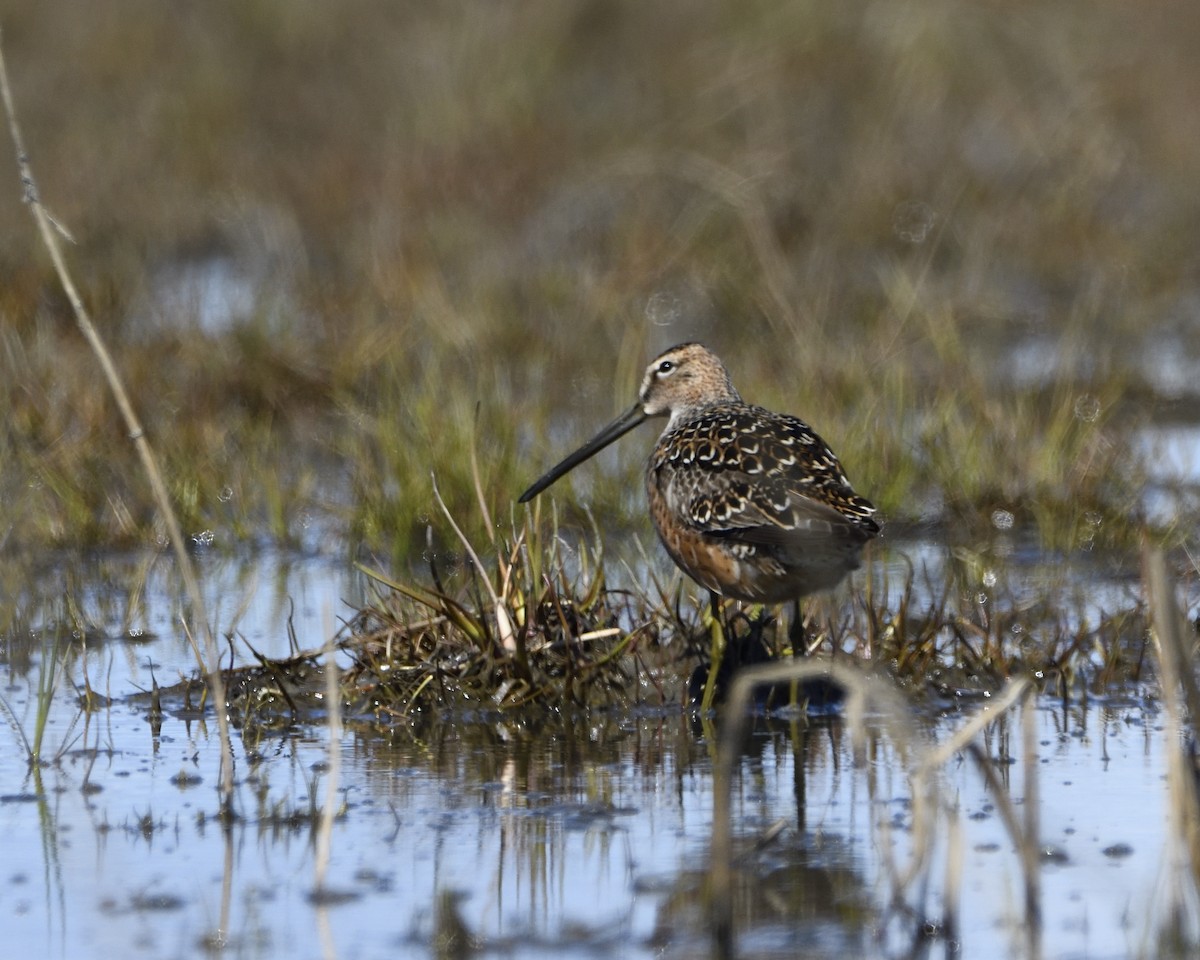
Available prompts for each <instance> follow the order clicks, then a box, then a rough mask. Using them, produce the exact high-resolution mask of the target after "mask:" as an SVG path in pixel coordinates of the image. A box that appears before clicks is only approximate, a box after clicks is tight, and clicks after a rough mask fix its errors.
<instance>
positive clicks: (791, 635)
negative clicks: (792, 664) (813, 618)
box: [788, 598, 808, 657]
mask: <svg viewBox="0 0 1200 960" xmlns="http://www.w3.org/2000/svg"><path fill="white" fill-rule="evenodd" d="M788 643H789V644H790V645H791V648H792V656H793V657H803V656H807V655H808V634H807V633H806V632H805V630H804V610H803V609H801V607H800V600H799V598H797V599H796V600H793V601H792V617H791V622H790V623H789V624H788Z"/></svg>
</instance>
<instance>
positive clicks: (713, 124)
mask: <svg viewBox="0 0 1200 960" xmlns="http://www.w3.org/2000/svg"><path fill="white" fill-rule="evenodd" d="M0 27H2V28H3V31H4V33H3V42H4V47H5V53H6V56H7V58H8V62H9V70H10V74H11V77H12V80H13V84H14V88H15V95H16V98H17V107H18V110H19V112H20V114H21V119H22V122H23V125H24V128H25V136H26V141H27V144H28V147H29V149H30V153H31V160H32V162H33V165H34V170H35V173H36V174H37V176H38V177H39V182H40V186H41V188H42V196H43V200H44V201H45V203H46V204H47V206H48V207H49V208H50V210H51V212H52V213H53V214H54V215H55V216H56V217H57V218H58V219H59V220H60V221H61V222H62V223H64V224H65V225H66V226H67V227H68V228H69V229H70V231H71V233H72V234H73V236H74V237H75V239H76V241H77V243H76V244H75V245H74V246H73V247H71V249H70V257H71V264H72V268H73V270H74V271H75V272H76V276H77V279H78V280H79V281H80V283H81V286H82V288H83V289H84V291H85V293H86V297H87V300H88V303H89V306H90V307H91V309H92V310H93V312H94V316H95V318H96V320H97V322H98V324H99V325H100V327H101V329H102V330H103V331H104V333H105V335H106V336H107V337H108V338H109V340H110V343H111V345H112V346H113V348H114V350H115V352H116V354H117V356H118V362H119V365H120V367H121V370H122V372H123V374H124V375H125V376H126V377H127V378H128V381H129V384H130V388H131V391H132V393H133V395H134V396H135V398H136V401H137V403H138V406H139V410H140V412H141V414H142V415H143V417H144V419H145V421H146V424H147V428H148V434H149V435H150V437H151V440H152V442H153V443H154V444H155V446H156V448H157V449H158V451H159V453H160V455H161V456H162V457H163V460H164V465H165V467H166V469H167V472H168V476H169V478H170V480H171V483H172V489H173V493H174V494H175V496H176V498H177V500H178V503H179V506H180V511H181V516H182V519H183V523H184V526H185V529H186V530H188V531H189V533H191V534H192V535H193V536H197V537H208V538H210V539H211V540H212V541H213V542H214V543H215V544H217V545H218V546H222V547H228V548H233V549H238V548H242V547H245V546H247V545H267V544H285V545H299V546H303V547H309V548H322V547H328V546H330V545H333V544H336V545H337V548H338V549H341V548H342V547H343V546H344V547H346V548H348V549H351V550H358V549H364V548H365V549H368V550H372V551H382V552H385V553H390V554H392V555H394V556H396V557H403V556H405V555H406V554H408V553H410V551H412V550H413V549H414V548H415V549H419V547H416V546H415V545H416V544H419V543H423V540H424V531H425V527H426V525H427V524H428V523H429V521H430V518H431V517H433V516H435V514H436V511H435V509H434V508H433V506H432V504H433V497H432V489H431V480H430V478H431V473H432V474H436V477H437V480H438V483H439V486H440V488H441V490H442V492H443V495H444V496H445V497H446V499H447V501H448V502H449V504H450V507H451V510H452V511H454V512H455V514H456V515H457V516H458V518H459V520H460V522H462V523H463V524H464V526H466V527H467V528H468V529H469V530H471V531H472V532H473V533H474V534H476V535H478V534H479V533H481V532H482V531H481V524H482V523H483V518H482V517H481V516H480V510H479V509H478V507H477V506H476V504H475V496H474V491H473V488H472V481H471V468H470V455H469V452H470V450H471V447H472V444H474V446H475V450H476V453H477V457H478V462H479V467H480V473H481V481H482V487H483V490H484V495H485V497H486V499H487V501H488V502H489V504H490V505H491V508H492V511H493V515H494V517H495V519H496V522H497V523H498V524H499V525H501V526H503V527H506V528H507V526H508V522H509V517H510V510H511V509H512V499H513V497H514V496H515V495H516V494H517V493H518V492H519V491H520V490H521V489H523V488H524V486H525V485H526V484H527V483H528V482H529V481H530V480H532V479H533V478H534V477H536V476H537V475H539V474H540V473H541V472H542V471H543V469H544V468H546V467H547V466H549V465H550V464H551V463H553V462H554V461H556V460H557V459H558V458H559V457H560V456H561V455H562V454H564V453H565V452H567V451H568V450H569V449H572V448H573V447H574V446H575V445H577V444H578V443H579V442H581V441H582V440H584V439H586V438H587V437H588V436H590V435H591V433H592V432H593V431H594V430H595V429H596V428H597V427H598V426H600V425H601V424H602V423H604V422H606V421H607V420H608V418H609V417H610V416H611V415H613V414H614V413H615V412H617V411H618V410H620V409H623V408H624V407H626V406H627V405H628V404H629V403H630V402H632V400H633V397H634V395H635V390H636V386H637V383H638V380H639V378H640V375H641V371H642V368H643V366H644V364H645V363H646V362H647V361H648V360H649V359H650V357H651V356H652V355H653V354H654V353H655V352H656V351H657V350H659V349H661V348H663V347H665V346H668V345H670V344H672V343H675V342H679V341H683V340H689V339H700V340H703V341H705V342H706V343H708V344H709V345H710V346H711V347H713V348H714V349H715V350H716V351H717V352H718V353H719V354H720V355H721V356H722V357H723V358H724V359H725V360H726V362H727V364H728V365H729V367H730V369H731V371H732V373H733V376H734V380H735V382H736V383H737V384H738V385H739V387H740V389H741V391H742V393H743V394H744V395H745V397H746V398H747V399H748V400H750V401H752V402H757V403H762V404H764V405H766V406H770V407H773V408H776V409H779V410H784V411H788V412H792V413H795V414H797V415H800V416H802V417H804V418H805V419H807V420H809V421H810V422H811V423H812V424H813V425H814V426H815V427H816V429H817V430H818V431H819V432H820V433H821V434H822V435H823V436H824V437H825V438H826V439H827V440H828V441H829V442H830V443H831V445H832V446H833V447H834V449H835V450H837V451H838V453H839V455H840V456H841V458H842V460H843V462H844V464H845V466H846V469H847V471H848V473H849V475H850V477H851V479H852V480H853V482H854V484H855V486H856V487H857V488H858V489H860V491H861V492H863V493H864V494H866V495H868V496H869V497H871V498H872V499H873V500H875V501H876V502H877V504H878V505H879V506H880V507H881V508H882V510H883V512H884V514H885V516H886V517H887V519H888V520H889V522H890V523H891V524H892V529H893V530H896V531H903V530H904V529H905V528H906V527H907V526H909V525H937V526H938V527H951V526H953V527H954V528H956V529H965V530H967V531H974V532H980V531H987V530H990V529H991V528H992V524H993V522H995V521H994V518H997V517H1000V518H1003V523H1004V524H1006V523H1008V522H1009V520H1010V519H1011V521H1012V522H1014V523H1016V524H1018V525H1027V526H1028V527H1030V528H1031V529H1036V530H1037V531H1038V533H1039V534H1040V535H1041V537H1042V538H1043V540H1044V541H1046V542H1052V543H1054V544H1057V545H1060V546H1065V547H1070V546H1073V545H1079V544H1093V543H1096V542H1099V541H1104V542H1110V543H1127V542H1130V540H1131V539H1132V538H1133V537H1134V536H1136V534H1137V531H1138V530H1139V528H1140V527H1141V525H1142V522H1143V520H1144V519H1145V517H1144V514H1145V512H1146V510H1147V500H1146V497H1145V494H1144V491H1145V484H1146V482H1147V466H1146V459H1145V455H1144V454H1145V450H1144V444H1142V443H1141V441H1140V440H1139V437H1141V436H1142V435H1143V434H1142V433H1141V431H1143V430H1144V429H1145V428H1146V426H1147V424H1151V423H1154V422H1157V423H1161V422H1164V421H1165V420H1175V421H1179V422H1183V423H1187V424H1190V425H1192V426H1193V427H1194V426H1195V425H1196V423H1197V422H1198V420H1200V418H1198V417H1197V415H1196V406H1197V404H1196V399H1197V396H1198V395H1200V388H1197V382H1198V381H1200V378H1198V377H1197V373H1198V372H1200V335H1198V334H1200V330H1198V329H1197V327H1198V326H1200V286H1198V283H1197V281H1198V278H1200V244H1197V226H1198V224H1200V190H1198V189H1197V186H1196V185H1197V183H1200V111H1197V110H1196V109H1195V104H1196V103H1200V58H1198V57H1196V55H1195V51H1196V50H1198V49H1200V7H1197V6H1196V5H1195V4H1194V3H1190V2H1185V0H1164V2H1160V3H1155V4H1152V5H1135V4H1129V3H1127V2H1118V0H1096V2H1092V3H1089V4H1086V5H1079V4H1045V3H1036V2H1029V0H1013V2H1008V3H995V2H990V3H989V2H961V0H844V2H837V3H830V2H774V0H773V2H745V0H738V2H732V0H687V2H684V0H665V2H659V3H652V4H645V3H635V2H621V0H527V2H522V3H511V2H495V0H445V2H438V3H421V4H399V3H394V2H385V0H345V2H342V3H338V4H329V3H324V2H318V0H243V2H237V3H233V2H216V3H185V2H171V3H164V2H161V0H156V2H150V0H110V2H107V3H104V4H90V3H81V2H78V0H41V2H38V3H33V4H20V5H16V4H14V5H9V7H8V8H7V9H6V10H5V11H4V13H3V14H2V15H0ZM5 183H7V186H4V184H5ZM0 277H2V278H3V282H2V283H0V405H2V406H3V407H4V416H3V426H2V429H0V547H4V548H6V549H10V550H14V549H22V550H24V549H40V548H44V547H47V546H51V547H79V546H112V545H133V544H139V543H150V542H153V540H154V538H155V537H156V536H157V532H156V530H155V527H154V518H153V511H152V507H151V504H150V498H149V494H148V492H147V488H146V484H145V482H144V479H143V477H142V475H141V473H140V470H139V468H138V465H137V461H136V457H135V454H134V450H133V446H132V444H131V443H129V442H128V440H127V438H126V437H125V436H124V433H123V429H122V426H121V424H120V422H119V419H118V416H117V414H116V412H115V410H114V409H113V405H112V403H111V401H110V399H109V396H108V393H107V391H106V389H105V388H104V386H103V384H102V382H101V380H100V377H99V375H98V372H97V371H96V368H95V366H94V364H93V361H92V358H91V356H90V354H89V353H88V352H87V349H86V346H85V345H84V344H83V342H82V340H81V338H80V337H79V336H78V334H77V331H76V330H75V327H74V322H73V319H72V317H71V315H70V312H69V308H68V306H67V304H66V302H65V300H64V298H63V297H62V295H61V293H60V292H59V290H58V287H57V285H56V282H55V281H54V279H53V277H52V274H51V271H50V267H49V264H48V261H47V258H46V257H45V256H44V254H43V252H42V250H41V249H40V247H39V245H38V242H37V239H36V236H35V232H34V229H33V227H32V224H31V222H30V220H29V217H28V215H27V211H26V210H25V209H24V208H23V206H22V203H21V190H20V184H19V183H18V181H17V175H16V170H15V164H14V162H13V159H12V156H11V151H10V150H8V149H4V150H0ZM650 443H651V437H650V430H649V428H644V429H643V431H640V432H639V433H638V434H635V435H634V436H633V437H631V438H629V439H627V440H625V441H623V442H622V443H621V444H620V445H618V450H617V451H616V452H615V453H613V454H610V455H608V456H607V458H604V459H602V460H600V461H599V462H598V464H595V465H591V466H589V467H588V468H585V469H583V470H580V471H577V473H576V474H575V475H573V476H572V478H571V480H570V481H564V483H563V484H562V485H561V486H560V487H556V488H555V491H554V493H555V496H556V499H557V500H558V501H559V503H560V507H561V510H562V511H563V512H564V514H565V515H567V516H574V517H576V518H581V517H582V514H581V511H582V510H583V509H585V508H590V509H591V510H592V511H593V512H594V514H595V515H596V517H597V518H598V520H599V521H600V523H601V524H602V525H603V526H605V527H606V528H610V529H620V528H622V527H623V526H624V525H626V524H638V525H640V527H641V528H644V527H645V526H646V524H645V521H644V519H642V514H643V511H644V505H643V499H642V493H641V482H640V464H641V463H642V461H643V458H644V456H645V455H646V453H647V451H648V449H649V446H650ZM1152 456H1153V454H1151V458H1152ZM572 485H573V486H572ZM1151 519H1153V520H1154V521H1155V523H1156V526H1157V528H1158V530H1159V531H1160V532H1161V533H1163V534H1166V535H1177V534H1179V533H1180V532H1181V531H1182V532H1186V531H1187V530H1188V529H1194V523H1195V517H1194V515H1192V516H1191V517H1188V516H1186V515H1181V514H1179V513H1178V512H1171V513H1169V515H1167V516H1158V517H1152V518H1151Z"/></svg>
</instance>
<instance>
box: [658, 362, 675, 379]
mask: <svg viewBox="0 0 1200 960" xmlns="http://www.w3.org/2000/svg"><path fill="white" fill-rule="evenodd" d="M677 366H678V364H677V363H676V362H675V361H674V360H664V361H663V362H662V363H660V364H659V365H658V375H659V376H660V377H665V376H668V375H670V374H672V373H674V372H675V368H676V367H677Z"/></svg>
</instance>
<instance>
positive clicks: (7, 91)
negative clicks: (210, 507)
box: [0, 31, 233, 815]
mask: <svg viewBox="0 0 1200 960" xmlns="http://www.w3.org/2000/svg"><path fill="white" fill-rule="evenodd" d="M2 41H3V33H2V31H0V95H2V96H3V98H4V109H5V112H6V113H7V115H8V129H9V133H10V134H11V135H12V140H13V148H14V150H15V151H16V159H17V170H18V173H19V174H20V178H21V187H22V190H23V197H24V200H25V202H26V203H27V204H28V205H29V208H30V210H31V211H32V212H33V218H34V220H35V222H36V223H37V226H38V230H39V232H40V233H41V237H42V242H43V243H44V244H45V246H46V250H47V252H48V253H49V254H50V259H51V261H52V262H53V264H54V270H55V273H56V274H57V275H58V280H59V283H60V284H61V285H62V288H63V293H65V294H66V297H67V300H68V301H69V302H70V304H71V309H72V310H73V311H74V313H75V320H76V323H77V324H78V326H79V329H80V331H81V332H82V333H83V336H84V339H86V340H87V342H88V345H89V346H90V347H91V349H92V353H93V354H95V356H96V360H97V362H98V363H99V364H100V369H101V370H102V371H103V373H104V379H105V380H106V381H107V382H108V386H109V389H110V390H111V391H112V395H113V399H114V400H115V401H116V404H117V408H118V410H119V411H120V413H121V417H122V419H123V420H124V421H125V426H126V429H127V430H128V431H129V438H130V439H131V440H132V441H133V443H134V447H135V449H136V450H137V453H138V457H139V458H140V459H141V462H142V468H143V469H144V470H145V472H146V478H147V479H148V480H149V482H150V488H151V491H152V493H153V495H154V500H155V503H156V504H157V505H158V509H159V514H160V515H161V516H162V519H163V523H164V524H165V525H166V527H167V535H168V538H169V539H170V541H171V546H172V547H173V548H174V551H175V559H176V561H177V563H178V564H179V571H180V575H181V576H182V577H183V583H184V589H185V590H186V591H187V595H188V598H189V600H190V601H191V604H192V609H193V611H194V614H195V616H196V617H197V618H198V619H199V621H200V623H201V625H202V627H203V630H204V641H205V642H204V646H205V651H206V653H207V656H208V663H209V666H208V670H207V673H206V676H207V678H208V684H209V687H210V689H211V690H212V694H213V700H214V701H215V703H214V708H215V710H216V714H217V730H218V732H219V735H220V741H221V777H220V794H221V807H222V812H223V813H224V814H226V815H228V814H230V813H232V803H233V748H232V742H231V739H230V733H229V718H228V716H227V715H226V712H225V685H224V683H223V681H222V678H221V672H220V653H219V651H218V649H217V642H216V638H215V637H214V636H213V632H212V627H211V625H210V624H209V622H208V617H207V616H206V615H205V609H204V596H203V594H202V593H201V592H200V582H199V580H198V579H197V577H196V570H195V567H194V566H193V564H192V559H191V557H190V556H189V555H188V552H187V546H186V544H185V543H184V539H183V531H182V530H181V529H180V526H179V519H178V517H176V515H175V510H174V508H173V507H172V506H171V498H170V495H169V494H168V492H167V487H166V484H165V482H164V481H163V477H162V471H161V470H160V469H159V467H158V460H157V458H156V457H155V455H154V450H153V449H152V448H151V446H150V442H149V441H148V440H147V439H146V434H145V432H144V431H143V429H142V424H141V421H140V420H139V418H138V415H137V413H136V411H135V410H134V409H133V404H132V402H131V401H130V399H129V395H128V393H127V392H126V390H125V384H124V382H123V381H122V379H121V375H120V374H119V373H118V372H117V368H116V365H115V364H114V363H113V360H112V356H111V355H110V354H109V352H108V347H107V346H106V345H105V343H104V341H103V339H102V338H101V337H100V333H99V331H98V330H97V329H96V327H95V325H94V324H93V323H92V320H91V317H90V315H89V314H88V312H87V308H86V307H85V306H84V305H83V299H82V298H81V297H80V295H79V291H78V289H77V288H76V286H75V282H74V280H73V279H72V278H71V274H70V272H69V271H68V270H67V264H66V260H65V259H64V258H63V254H62V250H61V248H60V247H59V243H58V236H57V235H58V234H59V233H64V235H65V231H63V230H62V228H61V227H60V226H59V225H58V223H57V222H56V221H55V220H54V218H53V217H51V216H50V214H49V213H48V212H47V211H46V208H45V207H44V206H43V205H42V201H41V199H40V197H39V195H38V189H37V182H36V180H35V179H34V176H33V168H32V166H31V164H30V162H29V155H28V153H27V152H26V150H25V143H24V139H23V138H22V136H21V128H20V124H19V123H18V122H17V111H16V106H15V105H14V103H13V96H12V88H11V86H10V84H9V80H8V67H7V65H6V64H5V60H4V50H3V42H2Z"/></svg>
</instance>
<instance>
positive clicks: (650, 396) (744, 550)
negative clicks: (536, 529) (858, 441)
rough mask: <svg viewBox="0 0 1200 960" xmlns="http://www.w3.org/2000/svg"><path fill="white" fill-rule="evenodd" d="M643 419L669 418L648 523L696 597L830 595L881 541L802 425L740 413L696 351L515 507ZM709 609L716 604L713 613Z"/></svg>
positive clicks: (714, 363)
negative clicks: (873, 542) (696, 588)
mask: <svg viewBox="0 0 1200 960" xmlns="http://www.w3.org/2000/svg"><path fill="white" fill-rule="evenodd" d="M650 417H667V425H666V427H665V428H664V429H663V432H662V435H661V436H660V437H659V438H658V443H657V444H655V447H654V451H653V453H651V454H650V460H649V463H648V464H647V466H646V493H647V495H648V497H649V501H650V516H651V518H652V519H653V521H654V527H655V529H656V530H657V531H658V536H659V539H660V540H661V541H662V543H663V546H664V547H665V548H666V550H667V553H669V554H670V555H671V559H672V560H674V561H675V563H676V565H677V566H678V567H679V568H680V569H681V570H683V572H684V573H686V574H687V575H688V576H689V577H691V578H692V579H693V580H695V581H696V582H697V583H698V584H700V585H701V586H702V587H705V588H707V589H708V590H710V591H711V592H712V593H714V594H717V595H720V596H722V597H730V598H733V599H735V600H742V601H747V602H751V603H764V604H772V603H782V602H784V601H788V600H796V601H799V600H800V598H801V597H804V596H807V595H808V594H810V593H814V592H817V591H820V590H827V589H830V588H832V587H834V586H836V585H837V584H838V583H839V582H841V580H842V579H843V578H844V577H845V576H846V574H848V573H849V572H850V571H852V570H855V569H857V567H858V565H859V559H860V555H861V553H862V548H863V546H864V544H866V543H867V541H869V540H870V539H871V538H873V537H874V536H876V535H877V534H878V533H879V525H878V524H877V523H876V522H875V520H874V517H873V515H874V513H875V507H874V506H872V504H871V503H870V501H868V500H867V499H866V498H864V497H861V496H859V495H858V494H857V493H855V492H854V490H853V488H852V487H851V486H850V481H849V480H848V479H847V478H846V474H845V473H844V472H843V471H842V466H841V464H840V463H839V462H838V459H837V457H836V456H834V453H833V451H832V450H830V449H829V446H828V445H827V444H826V443H825V441H824V440H822V439H821V438H820V437H819V436H817V434H816V433H815V432H814V431H813V429H812V428H811V427H810V426H809V425H808V424H807V423H805V422H804V421H803V420H799V419H797V418H796V417H791V416H787V415H786V414H781V413H773V412H772V411H770V410H767V409H764V408H763V407H758V406H754V405H752V404H748V403H746V402H745V401H744V400H742V398H741V395H740V394H739V393H738V392H737V390H736V389H735V387H734V385H733V381H732V380H731V379H730V376H729V372H728V371H727V370H726V369H725V365H724V364H723V363H722V362H721V360H720V358H718V357H717V355H716V354H714V353H713V352H712V351H711V350H709V349H708V348H707V347H705V346H703V345H702V344H699V343H681V344H679V345H678V346H674V347H671V348H670V349H669V350H666V351H664V352H663V353H661V354H659V355H658V356H657V357H655V358H654V360H653V361H652V362H651V363H650V365H649V366H648V367H647V368H646V374H645V376H644V377H643V378H642V386H641V390H640V391H639V392H638V399H637V402H636V403H635V404H634V405H633V406H632V407H631V408H630V409H629V410H627V411H626V412H625V413H623V414H622V415H621V416H619V417H617V419H616V420H614V421H613V422H612V423H610V424H609V425H608V426H607V427H605V428H604V429H603V430H601V431H600V432H599V433H598V434H596V436H595V437H593V438H592V439H591V440H589V441H588V442H587V443H585V444H584V445H583V446H582V447H580V448H579V449H578V450H576V451H575V452H574V453H572V454H571V455H570V456H568V457H567V458H566V459H564V460H563V461H562V462H561V463H559V464H557V465H556V466H554V467H552V468H551V469H550V470H549V471H548V472H547V473H546V474H545V475H544V476H542V477H541V478H540V479H539V480H538V481H537V482H536V483H534V484H533V485H532V486H531V487H529V489H528V490H526V491H525V492H524V493H522V494H521V497H520V502H521V503H525V502H527V501H529V500H531V499H533V498H534V497H536V496H537V495H538V494H539V493H541V492H542V491H543V490H545V489H546V488H547V487H548V486H550V484H552V483H554V481H555V480H557V479H558V478H559V477H561V476H562V475H563V474H565V473H567V472H568V471H570V470H572V469H574V468H575V467H577V466H578V465H579V464H581V463H583V462H584V461H585V460H587V459H589V458H590V457H592V456H594V455H595V454H596V453H598V452H599V451H600V450H603V449H604V448H605V447H607V446H608V445H609V444H610V443H612V442H613V441H615V440H616V439H617V438H618V437H621V436H623V435H624V434H626V433H628V432H629V431H630V430H632V429H633V428H634V427H636V426H637V425H638V424H640V423H642V422H643V421H644V420H646V419H648V418H650ZM716 606H717V605H716V602H715V599H714V613H715V611H716ZM717 654H718V650H717V641H716V639H715V638H714V660H715V659H716V656H717ZM706 697H707V694H706Z"/></svg>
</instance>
